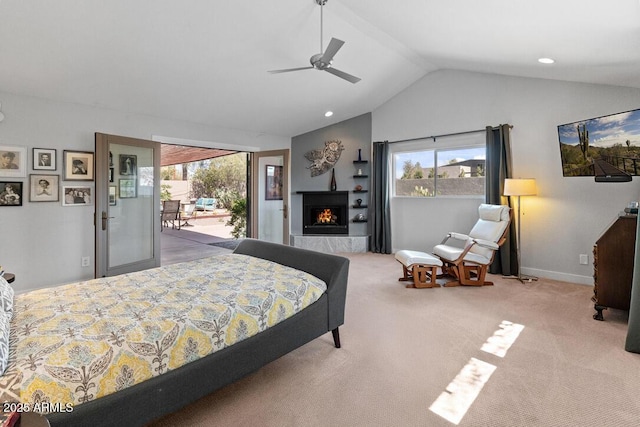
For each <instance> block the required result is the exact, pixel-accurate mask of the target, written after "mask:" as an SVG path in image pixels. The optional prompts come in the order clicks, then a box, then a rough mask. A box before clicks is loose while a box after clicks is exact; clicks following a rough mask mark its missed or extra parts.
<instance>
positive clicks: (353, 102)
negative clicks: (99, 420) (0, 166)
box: [0, 0, 640, 136]
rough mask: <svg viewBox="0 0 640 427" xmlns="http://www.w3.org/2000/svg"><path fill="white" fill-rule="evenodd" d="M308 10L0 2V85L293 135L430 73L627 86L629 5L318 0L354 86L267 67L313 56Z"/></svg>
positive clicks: (639, 29)
mask: <svg viewBox="0 0 640 427" xmlns="http://www.w3.org/2000/svg"><path fill="white" fill-rule="evenodd" d="M320 9H321V8H320V6H318V5H317V4H316V1H315V0H272V1H264V0H262V1H247V0H244V1H243V0H232V1H211V0H190V1H175V0H173V1H169V0H135V1H131V0H109V1H104V0H56V1H42V0H0V91H4V92H9V93H15V94H20V95H26V96H34V97H40V98H45V99H51V100H59V101H65V102H72V103H79V104H85V105H90V106H99V107H105V108H110V109H117V110H121V111H125V112H131V113H140V114H147V115H151V116H155V117H160V118H166V119H168V120H171V119H176V120H184V121H189V122H194V123H202V124H207V125H212V126H217V127H225V128H232V129H240V130H245V131H249V132H255V133H256V134H260V133H268V134H273V135H281V136H294V135H298V134H300V133H304V132H307V131H310V130H313V129H317V128H320V127H323V126H326V125H328V124H331V123H335V122H338V121H341V120H345V119H347V118H350V117H354V116H357V115H359V114H363V113H366V112H369V111H372V110H374V109H375V108H377V107H378V106H380V105H381V104H383V103H384V102H386V101H387V100H389V99H390V98H392V97H393V96H394V95H396V94H398V93H399V92H401V91H403V90H404V89H406V88H407V87H408V86H410V85H411V84H412V83H414V82H415V81H416V80H418V79H420V78H421V77H423V76H424V75H426V74H428V73H430V72H433V71H435V70H439V69H458V70H470V71H477V72H486V73H497V74H505V75H514V76H527V77H535V78H543V79H558V80H567V81H577V82H589V83H600V84H612V85H620V86H628V87H635V88H640V1H639V0H615V1H601V0H562V1H558V0H536V1H528V2H525V1H518V0H483V1H477V0H434V1H425V0H397V1H386V2H384V1H382V0H328V1H327V3H326V5H325V6H324V8H323V22H324V28H323V35H324V37H323V46H324V48H326V46H327V44H328V43H329V40H330V39H331V38H332V37H335V38H338V39H341V40H343V41H345V44H344V46H343V47H342V48H341V49H340V50H339V52H338V53H337V54H336V55H335V58H334V63H333V66H334V67H335V68H338V69H340V70H342V71H345V72H348V73H350V74H353V75H355V76H358V77H360V78H361V79H362V80H361V81H360V82H358V83H356V84H352V83H349V82H346V81H344V80H342V79H340V78H338V77H336V76H334V75H331V74H329V73H327V72H322V71H318V70H312V69H311V70H303V71H298V72H292V73H282V74H269V73H267V71H268V70H274V69H282V68H292V67H305V66H307V65H309V58H310V57H311V56H312V55H314V54H316V53H319V52H320V50H321V48H320V12H321V10H320ZM540 57H551V58H554V59H555V60H556V62H555V63H554V64H552V65H542V64H540V63H538V62H537V59H538V58H540ZM0 102H2V100H1V99H0ZM326 110H333V111H334V112H335V114H334V115H333V116H332V117H331V118H328V119H327V118H325V117H324V115H323V114H324V112H325V111H326Z"/></svg>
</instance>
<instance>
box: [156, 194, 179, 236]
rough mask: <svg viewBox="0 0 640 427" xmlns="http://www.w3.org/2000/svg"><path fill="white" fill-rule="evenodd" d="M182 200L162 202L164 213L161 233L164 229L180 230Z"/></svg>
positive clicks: (161, 215) (161, 220)
mask: <svg viewBox="0 0 640 427" xmlns="http://www.w3.org/2000/svg"><path fill="white" fill-rule="evenodd" d="M180 219H181V218H180V200H165V201H163V202H162V213H161V214H160V231H162V230H163V229H164V227H168V226H169V223H171V228H173V229H176V228H177V229H178V230H180Z"/></svg>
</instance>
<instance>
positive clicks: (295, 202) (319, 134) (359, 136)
mask: <svg viewBox="0 0 640 427" xmlns="http://www.w3.org/2000/svg"><path fill="white" fill-rule="evenodd" d="M335 139H337V140H340V141H342V145H343V146H344V151H343V152H342V155H341V156H340V159H339V160H338V162H337V163H336V165H335V168H334V169H335V172H336V183H337V189H338V190H340V191H352V190H353V189H354V188H355V186H356V185H357V184H360V185H362V187H363V188H365V189H369V186H370V182H371V174H370V173H369V168H370V167H371V113H367V114H363V115H361V116H358V117H354V118H352V119H349V120H345V121H343V122H340V123H336V124H335V125H331V126H327V127H324V128H321V129H317V130H314V131H312V132H308V133H305V134H302V135H298V136H295V137H293V138H292V140H291V186H290V188H291V211H290V212H291V234H294V235H295V234H302V195H300V194H296V192H297V191H327V190H329V185H330V183H331V170H329V172H327V173H324V174H322V175H319V176H314V177H312V176H311V170H310V169H309V166H310V165H311V162H309V161H308V160H307V159H306V158H305V157H304V155H305V153H307V152H308V151H311V150H315V149H319V148H322V147H324V143H325V141H331V140H335ZM358 149H361V150H362V159H363V160H368V161H369V163H368V164H366V165H363V166H361V167H362V169H363V170H362V173H363V174H367V175H369V179H357V180H356V179H354V178H353V175H355V174H356V173H357V171H358V167H359V166H358V165H354V164H353V161H354V160H357V159H358ZM369 195H370V193H366V194H353V193H351V194H350V195H349V204H350V205H353V204H354V203H355V200H356V199H358V198H360V199H362V200H363V201H362V203H363V204H367V205H368V204H369V203H368V198H369ZM358 213H364V214H366V210H365V209H357V210H356V209H351V210H350V212H349V214H350V215H349V216H350V218H353V217H354V216H355V215H356V214H358ZM367 230H368V223H355V224H354V223H353V222H351V223H349V234H350V235H354V236H363V235H366V234H368V232H367Z"/></svg>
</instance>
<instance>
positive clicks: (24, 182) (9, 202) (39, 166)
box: [0, 144, 136, 207]
mask: <svg viewBox="0 0 640 427" xmlns="http://www.w3.org/2000/svg"><path fill="white" fill-rule="evenodd" d="M62 154H63V155H62V159H61V160H60V159H58V150H56V149H54V148H40V147H33V148H32V149H31V161H30V162H29V159H28V157H29V150H28V149H27V147H22V146H16V145H4V144H0V207H9V206H23V204H24V203H25V202H27V201H28V202H31V203H37V202H58V203H61V205H62V206H90V205H93V204H94V200H93V199H94V185H93V182H94V181H95V169H94V166H95V160H94V153H93V152H91V151H74V150H63V151H62ZM124 160H125V166H127V167H129V169H128V170H132V171H135V160H136V159H135V156H133V158H131V159H129V160H126V159H124ZM59 161H61V162H62V171H61V174H56V173H55V172H56V171H58V162H59ZM132 162H133V163H132ZM131 176H132V177H134V176H135V172H133V174H131ZM110 178H111V179H110V181H112V180H113V175H111V176H110ZM114 189H115V187H114ZM109 194H110V198H109V202H110V203H111V202H112V200H111V189H110V193H109ZM113 201H114V202H115V198H114V200H113Z"/></svg>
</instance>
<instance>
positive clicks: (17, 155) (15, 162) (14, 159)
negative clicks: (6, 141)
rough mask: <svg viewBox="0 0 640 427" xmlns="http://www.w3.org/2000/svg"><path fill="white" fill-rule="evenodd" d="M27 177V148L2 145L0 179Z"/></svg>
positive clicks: (0, 146) (0, 148)
mask: <svg viewBox="0 0 640 427" xmlns="http://www.w3.org/2000/svg"><path fill="white" fill-rule="evenodd" d="M25 176H27V148H26V147H16V146H10V145H0V177H9V178H24V177H25Z"/></svg>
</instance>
